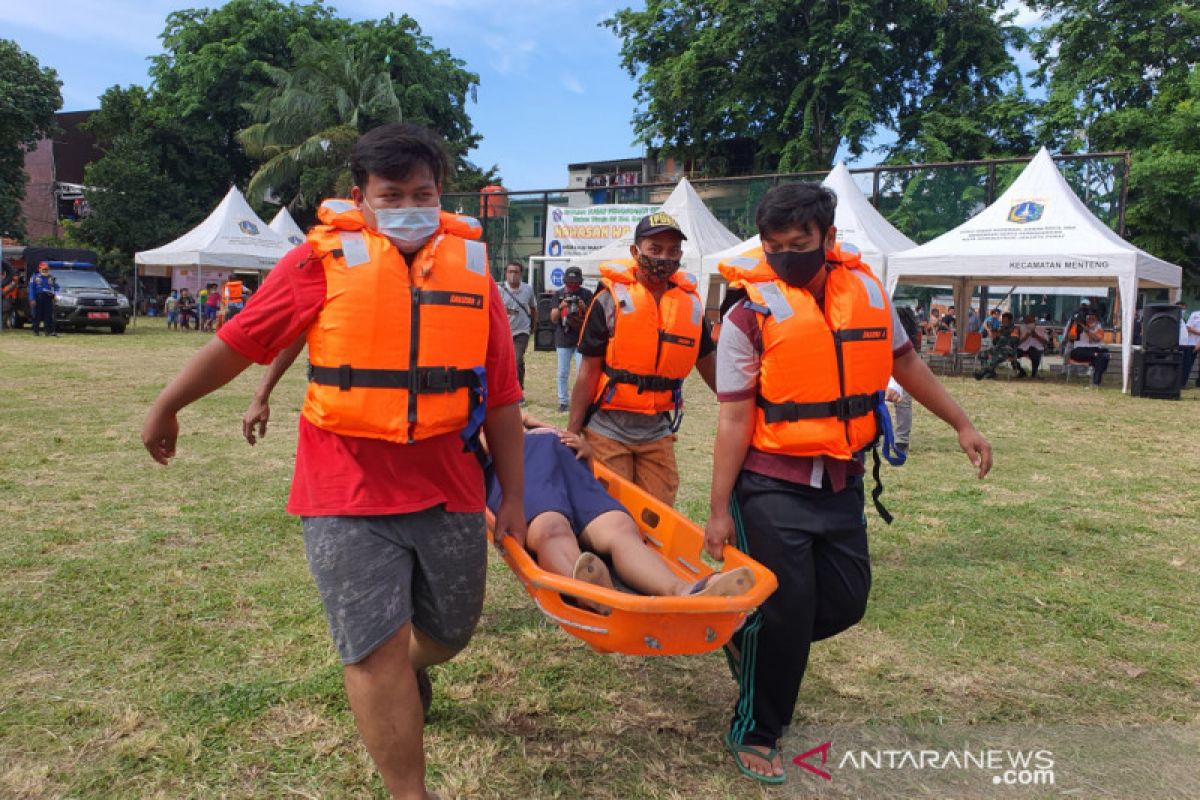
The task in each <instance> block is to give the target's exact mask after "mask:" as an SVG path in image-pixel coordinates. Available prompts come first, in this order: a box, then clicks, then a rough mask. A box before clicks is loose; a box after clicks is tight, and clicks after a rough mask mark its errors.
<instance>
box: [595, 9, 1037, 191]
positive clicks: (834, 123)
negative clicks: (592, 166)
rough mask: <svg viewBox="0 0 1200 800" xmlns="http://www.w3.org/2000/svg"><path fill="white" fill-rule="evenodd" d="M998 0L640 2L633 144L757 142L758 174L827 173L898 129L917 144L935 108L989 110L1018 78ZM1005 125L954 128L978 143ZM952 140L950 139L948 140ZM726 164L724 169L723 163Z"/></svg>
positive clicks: (630, 38)
mask: <svg viewBox="0 0 1200 800" xmlns="http://www.w3.org/2000/svg"><path fill="white" fill-rule="evenodd" d="M1000 6H1001V2H1000V0H941V1H939V2H926V0H834V2H815V0H648V2H647V3H646V7H645V9H644V10H641V11H637V10H633V9H625V10H622V11H618V12H617V13H616V14H615V15H614V16H613V17H612V18H611V19H610V20H608V21H607V23H606V24H607V25H609V26H610V27H611V28H612V29H613V30H614V31H615V32H616V33H617V35H618V36H620V37H621V39H622V48H621V56H622V63H623V64H624V66H625V68H626V69H627V70H628V71H629V72H630V74H631V75H633V76H634V77H635V78H637V79H638V91H637V94H636V98H637V99H638V101H639V103H640V104H641V105H642V109H641V110H640V111H639V112H638V114H637V115H636V116H635V117H634V126H635V130H636V132H637V134H638V136H639V137H640V138H641V139H642V140H643V141H644V142H646V143H647V144H648V145H650V146H651V147H658V146H661V148H662V149H663V150H665V151H667V152H669V153H672V154H674V155H678V156H682V157H685V158H690V159H701V160H704V159H710V160H711V159H714V158H715V159H717V160H718V169H720V166H721V165H720V164H719V162H720V161H721V160H722V158H723V157H725V156H727V155H728V153H729V150H730V148H731V146H732V147H734V148H737V147H744V143H746V142H750V143H752V148H753V159H752V161H753V164H752V168H753V169H756V170H772V169H779V170H781V171H802V170H811V169H827V168H829V167H830V166H832V163H833V158H834V156H835V154H836V153H837V152H838V151H839V149H840V148H842V147H845V148H846V149H848V151H849V152H850V153H851V154H852V155H861V154H862V153H863V152H864V150H865V148H866V147H867V146H868V144H869V143H870V141H871V139H872V137H873V136H874V135H875V134H876V133H878V132H880V131H881V130H883V129H890V128H894V127H896V126H899V136H900V141H901V143H902V146H903V145H906V144H908V143H910V142H916V141H917V140H918V139H919V137H920V135H921V133H922V129H923V127H924V124H923V120H924V118H925V117H927V116H929V115H931V114H935V113H938V112H939V111H940V110H941V109H942V108H943V104H949V108H951V109H952V111H951V113H950V114H948V115H947V116H956V115H957V114H958V112H959V110H960V109H962V108H964V107H966V108H981V107H986V106H987V105H988V104H989V102H990V101H993V100H995V99H996V98H997V97H999V96H1001V95H1002V94H1003V92H1004V90H1005V87H1006V84H1009V83H1011V82H1012V80H1013V78H1016V77H1018V76H1017V74H1016V70H1015V68H1014V66H1013V63H1012V60H1011V58H1010V56H1009V55H1008V52H1007V49H1006V48H1007V45H1008V44H1009V43H1010V42H1013V41H1014V40H1015V39H1016V38H1017V37H1019V36H1020V35H1021V34H1020V33H1019V32H1018V31H1017V30H1015V29H1012V28H1011V26H1008V25H1006V24H1005V21H1004V18H1000V17H999V16H998V11H999V8H1000ZM1009 124H1011V119H1010V118H1006V121H1005V126H997V125H992V126H984V130H981V131H979V132H972V133H971V136H970V137H968V136H966V134H965V132H954V131H952V130H951V129H950V128H951V126H950V125H949V123H948V122H943V124H941V125H940V129H941V130H942V132H943V134H944V135H946V136H948V137H949V139H950V140H952V141H951V144H953V143H955V141H953V140H958V139H964V138H972V139H974V140H977V141H981V140H982V139H984V138H986V136H987V135H988V134H989V133H991V132H994V131H993V130H989V128H990V129H999V128H1000V127H1006V126H1008V125H1009ZM951 133H953V134H954V135H953V136H950V134H951ZM726 162H727V159H726Z"/></svg>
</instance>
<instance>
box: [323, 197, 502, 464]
mask: <svg viewBox="0 0 1200 800" xmlns="http://www.w3.org/2000/svg"><path fill="white" fill-rule="evenodd" d="M317 216H318V218H319V219H320V220H321V222H322V223H324V224H321V225H317V226H316V227H314V228H313V229H312V230H311V231H310V232H309V234H308V242H309V243H310V244H311V245H312V248H313V252H314V253H315V254H316V255H317V256H319V257H320V258H321V261H322V264H323V265H324V268H325V282H326V290H325V305H324V306H323V307H322V308H321V312H320V314H319V315H318V317H317V319H316V322H314V323H313V325H312V327H311V328H310V329H309V332H308V353H309V385H308V394H307V395H306V397H305V399H304V408H303V410H302V412H301V413H303V414H304V417H305V419H307V420H308V421H309V422H311V423H312V424H313V425H316V426H317V427H318V428H322V429H324V430H327V431H333V432H334V433H338V434H341V435H344V436H362V437H367V438H370V439H385V440H387V441H392V442H403V443H408V442H414V441H416V440H419V439H428V438H430V437H432V436H438V435H440V434H444V433H449V432H451V431H459V432H461V433H462V435H463V438H464V440H467V441H468V444H470V440H471V438H472V437H473V436H474V434H475V433H476V432H477V430H478V427H479V425H480V424H481V423H482V421H483V413H484V401H485V398H486V383H485V376H484V362H485V360H486V355H487V341H488V337H487V331H488V313H489V312H488V308H489V306H490V301H491V292H492V278H491V276H490V275H489V274H488V266H487V250H486V248H485V247H484V245H483V244H482V243H481V242H478V241H472V240H474V239H478V238H479V236H480V234H481V233H482V228H480V226H479V223H478V222H476V221H475V220H473V219H470V218H468V217H459V216H455V215H453V214H447V213H444V212H443V213H442V215H441V226H440V227H439V229H438V231H437V233H435V234H434V236H433V238H432V239H430V240H429V242H428V243H427V244H426V245H425V246H424V247H422V248H421V250H420V251H418V252H417V254H416V255H415V256H414V257H413V263H412V267H411V268H410V267H409V266H408V264H407V263H406V262H405V260H404V257H403V256H402V255H401V254H400V251H398V250H397V249H396V248H395V246H394V245H393V244H392V243H391V242H390V241H389V240H388V239H387V237H385V236H383V235H381V234H379V233H377V232H376V231H374V230H372V229H370V228H368V227H366V223H365V222H364V220H363V217H362V213H361V212H360V211H359V210H358V208H357V207H356V206H355V205H354V204H353V203H352V202H351V201H349V200H326V201H325V202H324V203H323V204H322V205H321V208H320V210H319V211H318V212H317Z"/></svg>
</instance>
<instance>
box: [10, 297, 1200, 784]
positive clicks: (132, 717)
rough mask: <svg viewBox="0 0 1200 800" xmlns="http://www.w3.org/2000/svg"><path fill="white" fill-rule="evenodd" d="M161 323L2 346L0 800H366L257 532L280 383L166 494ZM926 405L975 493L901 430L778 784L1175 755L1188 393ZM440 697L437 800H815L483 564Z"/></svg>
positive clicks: (222, 420)
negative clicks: (462, 644) (887, 744)
mask: <svg viewBox="0 0 1200 800" xmlns="http://www.w3.org/2000/svg"><path fill="white" fill-rule="evenodd" d="M161 324H162V323H161V322H155V321H152V320H140V321H139V324H138V327H136V328H131V329H130V331H129V333H128V334H126V335H124V336H112V335H107V334H80V335H63V336H62V337H60V338H58V339H44V338H41V339H35V338H33V337H32V336H29V334H28V333H24V332H21V333H14V332H5V333H4V334H2V335H0V387H2V391H0V497H2V498H3V500H2V501H0V503H2V505H0V527H2V535H0V619H2V620H3V622H2V623H0V659H2V663H3V665H4V666H3V669H2V670H0V797H5V798H143V797H144V798H160V797H161V798H212V797H230V798H252V797H254V798H258V797H281V798H282V797H301V798H305V797H306V798H316V797H321V798H341V797H382V796H383V790H382V785H381V783H380V782H379V780H378V779H377V778H376V776H375V774H374V771H373V769H372V767H371V765H370V762H369V759H368V758H367V755H366V752H365V750H364V749H363V748H362V746H361V745H360V744H359V742H358V739H357V736H356V733H355V730H354V725H353V721H352V719H351V716H350V713H349V710H348V708H347V706H346V703H345V699H344V695H343V692H342V687H341V673H340V668H339V667H338V665H337V660H336V657H335V654H334V652H333V648H332V645H331V643H330V642H329V640H328V636H327V633H326V629H325V622H324V618H323V615H322V612H321V609H320V605H319V602H318V599H317V596H316V592H315V590H314V588H313V586H312V584H311V581H310V578H309V576H308V572H307V568H306V566H305V563H304V554H303V547H302V542H301V539H300V536H299V524H298V522H297V521H296V520H295V519H292V518H289V517H288V516H287V515H285V514H284V512H283V505H284V498H285V496H286V492H287V487H288V481H289V479H290V468H291V458H292V452H293V447H294V443H295V427H296V419H297V413H298V410H299V406H300V400H301V396H302V375H301V370H300V369H298V368H297V369H294V370H293V371H292V373H291V374H290V375H288V376H287V377H286V378H285V380H284V382H283V383H282V384H281V385H280V387H279V389H278V391H277V393H276V403H275V405H274V409H273V412H274V423H273V425H272V427H271V430H270V433H269V435H268V436H267V438H266V440H265V441H263V442H261V443H260V444H259V445H258V446H257V447H255V448H253V449H251V448H249V447H248V446H247V445H246V444H245V443H244V442H242V441H241V439H240V436H239V429H240V417H241V413H242V410H243V409H244V407H245V405H246V403H247V401H248V400H249V397H250V393H251V389H252V387H253V385H254V383H255V382H256V381H257V380H258V377H259V375H260V369H259V368H257V367H256V368H253V369H252V370H251V371H249V372H248V373H247V375H245V376H243V377H242V378H240V379H239V380H238V381H236V382H235V383H234V384H232V385H231V386H229V387H227V388H226V389H224V390H223V391H221V392H220V393H218V394H216V395H215V396H212V397H210V398H207V399H205V400H203V401H201V402H200V403H198V404H196V405H195V406H193V407H192V408H189V409H188V410H186V411H185V412H184V413H183V414H182V415H181V418H180V421H181V426H182V430H183V433H182V436H181V438H180V442H179V457H178V458H177V460H176V461H175V462H174V463H172V465H171V466H170V467H168V468H166V469H163V468H161V467H158V466H157V465H155V464H153V463H152V462H151V461H150V459H149V457H148V456H147V455H146V453H145V452H144V451H143V450H142V448H141V445H140V442H139V438H138V434H139V431H140V427H141V421H142V417H143V415H144V413H145V411H146V408H147V407H148V405H149V404H150V402H151V400H152V399H153V398H154V396H155V395H156V393H157V392H158V390H159V389H160V388H161V387H162V386H163V385H164V383H165V382H166V380H167V379H168V378H169V377H170V376H171V375H172V374H174V372H175V371H176V370H177V369H178V367H179V366H180V365H181V364H182V363H183V361H184V360H185V359H186V358H187V357H188V356H189V354H190V353H191V352H192V351H193V350H194V349H195V348H196V347H198V346H199V344H200V342H201V341H202V340H203V338H206V336H204V335H201V334H195V333H183V334H178V333H168V332H167V331H165V330H162V329H161ZM202 337H203V338H202ZM553 381H554V376H553V354H552V353H531V355H530V368H529V378H528V383H529V396H530V398H531V400H532V403H531V409H530V410H532V411H534V412H536V413H538V414H539V415H541V416H544V417H546V418H548V419H553V420H556V421H559V422H562V421H564V420H563V418H562V417H561V416H560V415H558V414H556V413H554V391H553ZM948 386H949V388H950V390H951V391H952V392H953V393H954V394H955V395H956V396H957V397H958V398H959V400H960V401H961V402H962V403H963V404H964V405H965V406H966V407H967V408H968V410H969V411H970V413H971V414H972V416H973V417H974V419H975V420H976V423H977V425H978V427H979V428H980V430H981V431H983V432H984V434H985V435H986V436H988V437H989V438H990V440H991V442H992V444H993V446H994V448H995V452H996V466H995V469H994V471H993V473H992V475H991V476H990V477H989V478H988V479H987V480H986V481H983V482H980V481H978V480H976V479H974V478H973V477H972V475H971V470H970V468H969V465H968V463H967V461H966V459H965V458H964V457H963V456H962V455H961V454H960V453H959V452H958V451H957V447H956V445H955V440H954V437H953V435H952V433H951V432H950V431H949V430H948V429H947V428H945V427H944V426H943V425H941V423H939V422H937V420H935V419H933V418H932V417H931V416H930V415H928V414H927V413H925V412H924V411H923V410H920V409H918V410H917V412H916V420H915V426H914V433H913V447H912V455H911V457H910V460H909V464H908V465H907V466H905V467H903V468H902V469H889V470H887V472H886V485H887V492H886V494H885V496H884V497H885V500H886V501H887V504H888V506H889V508H890V509H891V510H892V511H893V513H895V514H896V518H897V519H896V523H895V524H894V525H892V526H891V527H890V528H889V527H886V526H884V525H882V523H880V522H879V521H878V520H877V519H875V518H874V516H873V515H872V518H871V531H872V542H871V544H872V553H873V561H874V581H875V582H874V587H873V590H872V597H871V605H870V608H869V610H868V612H867V616H866V619H865V620H864V621H863V623H862V624H861V625H859V626H858V627H856V628H854V629H853V630H851V631H849V632H847V633H846V634H844V635H842V636H840V637H838V638H836V639H835V640H833V641H831V642H827V643H823V644H820V645H817V646H816V647H815V648H814V657H813V661H812V665H811V667H810V672H809V675H808V677H807V679H806V681H805V684H804V687H803V689H802V691H801V697H800V703H799V706H798V710H797V715H796V719H795V723H794V725H793V731H792V734H791V736H790V737H789V739H788V740H786V741H785V747H784V753H785V756H787V757H788V758H790V757H791V756H792V755H795V754H796V753H799V752H803V751H804V750H807V749H808V748H809V747H811V746H813V745H815V744H818V743H819V742H820V741H823V739H820V738H815V739H814V736H817V735H819V734H818V733H817V732H818V731H824V730H829V729H839V730H850V731H860V732H865V731H879V730H888V731H899V732H901V733H903V732H910V733H911V732H914V731H920V730H924V729H927V728H928V727H930V726H934V727H936V726H946V727H948V728H950V727H956V726H957V727H960V728H961V729H963V730H967V731H971V730H985V729H991V728H997V729H998V728H1006V729H1008V730H1016V731H1034V730H1038V729H1040V728H1044V729H1047V730H1049V729H1051V728H1062V729H1071V730H1077V731H1080V730H1082V731H1092V732H1096V731H1110V732H1114V731H1115V732H1114V733H1113V736H1116V737H1118V738H1120V737H1124V736H1126V735H1131V734H1124V733H1120V732H1121V731H1130V730H1133V731H1147V730H1151V731H1154V730H1160V731H1162V730H1168V731H1184V732H1187V731H1191V732H1194V731H1195V730H1196V726H1197V722H1198V720H1200V614H1198V613H1197V612H1198V609H1200V536H1198V535H1197V520H1198V517H1200V470H1198V469H1197V463H1198V461H1197V458H1198V453H1200V449H1198V445H1200V434H1198V431H1200V402H1198V401H1200V392H1197V391H1196V390H1194V389H1192V390H1189V391H1187V392H1185V395H1184V400H1183V401H1182V402H1162V401H1148V400H1140V399H1136V398H1130V397H1125V396H1122V395H1120V394H1119V393H1118V392H1117V391H1115V390H1114V389H1112V388H1111V387H1106V389H1105V390H1104V391H1100V392H1087V391H1085V390H1084V388H1083V387H1082V386H1081V385H1080V384H1079V383H1075V384H1073V385H1069V386H1064V385H1062V384H1060V383H1052V382H1048V381H1043V382H1037V383H1032V382H1022V381H1015V380H1014V381H999V382H984V383H976V382H975V381H971V380H961V379H950V380H948ZM688 398H689V407H688V408H689V413H688V416H687V418H686V420H685V422H684V428H683V431H682V433H681V436H680V440H679V442H678V445H677V446H678V455H679V461H680V464H681V468H682V470H683V473H684V475H683V479H684V480H683V488H682V490H681V493H680V507H681V508H682V509H683V510H684V511H686V512H687V513H688V514H689V515H690V516H692V517H693V518H695V519H697V520H702V519H703V517H704V515H705V509H706V504H707V483H708V475H709V468H710V459H711V439H712V434H713V429H714V424H715V404H714V403H713V400H712V398H711V395H710V394H709V393H708V391H707V389H705V388H704V387H703V385H702V384H700V383H698V382H689V394H688ZM434 680H435V693H436V699H435V703H434V709H433V721H432V724H431V725H430V726H429V727H428V729H427V740H426V743H427V746H426V750H427V753H428V755H429V765H430V775H431V779H430V784H431V787H432V788H434V789H436V790H438V791H440V792H441V793H442V795H443V797H465V798H476V797H479V798H493V797H494V798H501V797H505V798H508V797H516V798H526V797H536V798H552V797H558V798H576V797H588V798H642V797H645V798H725V797H728V798H742V797H759V796H765V797H802V796H809V794H808V793H809V792H820V791H823V792H826V794H819V795H818V796H822V797H824V796H835V795H830V794H829V792H835V790H836V787H831V786H823V785H821V784H822V782H821V781H820V780H815V782H806V781H805V779H806V777H811V776H806V775H805V773H802V772H799V771H793V772H791V773H790V775H789V784H788V786H786V787H784V788H782V789H775V790H764V789H760V788H759V787H758V786H757V785H756V784H753V783H751V782H749V781H747V780H746V779H744V778H741V777H739V776H737V774H736V773H735V772H734V770H733V769H732V767H731V764H730V761H729V758H728V756H727V755H726V754H725V752H724V750H723V748H722V746H721V744H720V741H719V734H720V733H721V732H722V731H723V730H724V727H725V724H726V720H727V718H728V713H729V710H730V706H731V703H732V701H733V698H734V687H733V684H732V682H731V681H730V680H729V678H728V675H727V673H726V670H725V666H724V661H723V658H722V657H721V656H720V655H719V654H712V655H709V656H703V657H694V658H686V659H684V658H668V659H633V658H625V657H616V656H601V655H597V654H594V653H592V652H591V651H590V650H588V649H587V648H586V647H585V646H584V645H582V644H581V643H579V642H578V641H577V640H575V639H574V638H572V637H569V636H567V635H566V634H564V633H562V632H561V631H560V630H559V629H558V628H557V627H554V626H552V625H550V624H548V623H547V622H545V621H544V620H543V618H542V617H541V615H540V614H539V613H538V612H537V610H536V609H535V608H534V607H533V606H532V605H531V603H530V602H529V601H528V600H527V598H526V597H525V595H524V593H523V592H522V591H521V590H520V588H519V586H518V584H517V581H516V580H515V578H514V577H513V576H512V575H511V574H510V573H509V572H508V571H507V568H506V567H505V566H504V565H503V563H502V562H500V561H499V559H497V558H495V557H494V556H493V557H492V564H491V569H490V574H489V586H488V596H487V604H486V608H485V611H484V617H483V621H482V623H481V625H480V629H479V632H478V634H477V636H476V638H475V640H474V642H473V643H472V645H471V646H470V647H469V648H468V649H467V650H466V651H465V652H464V653H463V654H462V655H461V656H460V657H459V658H458V659H456V660H455V661H453V662H452V663H450V664H448V665H446V666H444V667H441V668H438V669H436V670H435V674H434ZM1143 755H1144V753H1143ZM1191 755H1192V756H1193V758H1192V760H1191V761H1190V763H1186V762H1185V763H1178V764H1177V763H1165V764H1155V765H1154V766H1153V768H1150V767H1149V766H1148V765H1147V764H1146V763H1144V762H1143V763H1142V767H1143V770H1144V772H1145V773H1146V774H1147V775H1150V776H1151V777H1150V778H1148V779H1147V780H1159V781H1160V782H1161V781H1162V780H1163V776H1164V775H1168V776H1172V777H1171V780H1170V781H1168V782H1165V783H1162V784H1161V786H1157V785H1155V784H1151V783H1144V784H1142V790H1140V791H1139V790H1137V789H1136V787H1135V788H1133V789H1129V790H1126V789H1121V788H1116V786H1115V785H1114V786H1105V785H1102V784H1100V785H1097V784H1096V783H1095V782H1094V780H1093V783H1092V784H1090V785H1089V784H1087V782H1086V781H1083V779H1082V778H1080V779H1079V781H1080V783H1079V786H1081V787H1082V788H1079V789H1078V790H1077V791H1074V792H1072V794H1071V796H1074V797H1116V796H1121V797H1124V796H1128V797H1159V796H1163V797H1165V796H1171V797H1174V796H1179V797H1186V796H1192V797H1195V796H1198V794H1200V784H1192V785H1193V786H1195V787H1196V788H1195V789H1194V790H1189V789H1188V788H1186V786H1187V784H1186V781H1187V780H1188V778H1189V776H1190V777H1191V779H1192V780H1193V781H1195V780H1196V776H1195V773H1196V771H1197V769H1196V763H1200V752H1198V751H1197V750H1196V749H1195V748H1192V750H1191ZM1079 757H1080V758H1081V759H1084V760H1086V758H1087V756H1086V754H1083V755H1080V756H1079ZM1097 758H1098V757H1097ZM1129 758H1131V759H1134V760H1136V759H1137V756H1136V755H1135V754H1129ZM1084 766H1085V765H1079V770H1080V774H1083V772H1084V771H1086V770H1084ZM1070 767H1071V765H1070V764H1061V763H1060V772H1059V781H1058V787H1057V790H1058V791H1064V790H1066V789H1068V785H1071V786H1074V785H1075V784H1069V781H1070V779H1071V770H1070ZM1114 780H1115V779H1114ZM1156 786H1157V788H1156ZM1172 787H1174V788H1172ZM909 793H912V794H914V795H915V794H918V790H917V789H905V790H904V792H903V794H909ZM900 794H902V793H901V792H899V791H898V790H897V791H893V792H890V793H884V794H879V795H875V794H867V795H864V796H900ZM968 795H969V792H967V791H966V790H964V791H963V793H961V796H968ZM922 796H936V795H922ZM956 796H957V795H956ZM970 796H974V795H970ZM994 796H997V797H1000V796H1003V797H1014V796H1024V795H1020V794H1012V793H1009V794H997V795H994Z"/></svg>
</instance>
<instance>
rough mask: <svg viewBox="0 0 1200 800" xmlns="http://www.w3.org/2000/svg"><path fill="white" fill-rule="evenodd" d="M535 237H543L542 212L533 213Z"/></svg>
mask: <svg viewBox="0 0 1200 800" xmlns="http://www.w3.org/2000/svg"><path fill="white" fill-rule="evenodd" d="M533 237H534V238H535V239H540V238H541V237H542V215H541V214H534V215H533Z"/></svg>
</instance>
